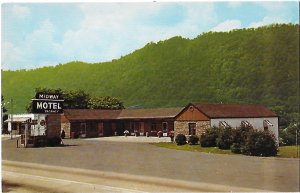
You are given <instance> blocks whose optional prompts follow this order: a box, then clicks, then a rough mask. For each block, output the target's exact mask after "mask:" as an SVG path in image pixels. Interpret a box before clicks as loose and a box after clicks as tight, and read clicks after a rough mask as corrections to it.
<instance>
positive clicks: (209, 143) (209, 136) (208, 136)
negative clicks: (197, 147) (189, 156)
mask: <svg viewBox="0 0 300 193" xmlns="http://www.w3.org/2000/svg"><path fill="white" fill-rule="evenodd" d="M219 130H220V129H219V128H217V127H213V128H208V129H206V131H205V133H203V134H202V135H201V137H200V144H201V146H202V147H215V146H216V139H217V138H218V133H219Z"/></svg>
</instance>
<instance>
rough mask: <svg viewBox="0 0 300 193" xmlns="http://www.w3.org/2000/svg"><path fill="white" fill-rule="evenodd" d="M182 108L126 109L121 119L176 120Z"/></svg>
mask: <svg viewBox="0 0 300 193" xmlns="http://www.w3.org/2000/svg"><path fill="white" fill-rule="evenodd" d="M182 109H183V107H182V108H156V109H124V110H122V112H121V113H120V115H119V117H118V118H119V119H151V118H156V119H157V118H174V117H175V116H176V115H178V113H180V112H181V110H182Z"/></svg>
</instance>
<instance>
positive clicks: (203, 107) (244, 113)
mask: <svg viewBox="0 0 300 193" xmlns="http://www.w3.org/2000/svg"><path fill="white" fill-rule="evenodd" d="M191 105H194V106H195V107H196V108H197V109H198V110H199V111H201V112H202V113H204V114H205V115H206V116H208V117H209V118H250V117H253V118H258V117H277V115H276V114H275V113H274V112H273V111H271V110H269V109H268V108H266V107H265V106H263V105H253V104H250V105H249V104H191Z"/></svg>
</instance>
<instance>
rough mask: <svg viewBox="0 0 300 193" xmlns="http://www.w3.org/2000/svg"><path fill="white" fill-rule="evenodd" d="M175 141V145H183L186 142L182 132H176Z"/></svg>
mask: <svg viewBox="0 0 300 193" xmlns="http://www.w3.org/2000/svg"><path fill="white" fill-rule="evenodd" d="M175 142H176V143H177V145H184V144H186V137H185V135H183V134H178V135H177V136H176V138H175Z"/></svg>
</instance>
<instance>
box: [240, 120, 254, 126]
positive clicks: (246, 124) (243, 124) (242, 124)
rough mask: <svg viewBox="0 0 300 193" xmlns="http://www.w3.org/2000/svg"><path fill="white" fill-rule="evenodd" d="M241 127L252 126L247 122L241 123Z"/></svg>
mask: <svg viewBox="0 0 300 193" xmlns="http://www.w3.org/2000/svg"><path fill="white" fill-rule="evenodd" d="M241 126H244V127H252V125H251V124H250V123H249V122H248V121H241Z"/></svg>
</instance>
